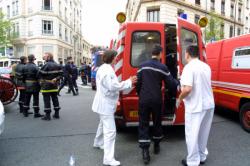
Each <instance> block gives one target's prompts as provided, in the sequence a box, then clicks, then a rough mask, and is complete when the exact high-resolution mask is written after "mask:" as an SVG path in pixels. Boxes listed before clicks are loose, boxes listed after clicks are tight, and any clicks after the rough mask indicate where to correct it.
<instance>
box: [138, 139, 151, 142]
mask: <svg viewBox="0 0 250 166" xmlns="http://www.w3.org/2000/svg"><path fill="white" fill-rule="evenodd" d="M138 142H151V141H150V140H149V139H141V140H139V141H138Z"/></svg>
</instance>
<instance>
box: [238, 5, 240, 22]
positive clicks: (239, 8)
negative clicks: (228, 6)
mask: <svg viewBox="0 0 250 166" xmlns="http://www.w3.org/2000/svg"><path fill="white" fill-rule="evenodd" d="M238 21H239V22H240V21H241V8H239V9H238Z"/></svg>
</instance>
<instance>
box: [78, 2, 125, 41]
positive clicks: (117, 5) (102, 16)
mask: <svg viewBox="0 0 250 166" xmlns="http://www.w3.org/2000/svg"><path fill="white" fill-rule="evenodd" d="M126 4H127V0H82V6H83V7H82V33H83V37H84V39H86V40H87V41H88V42H89V43H90V44H93V45H98V46H109V44H110V41H111V39H112V38H117V37H118V31H119V23H118V22H117V21H116V14H117V13H119V12H125V8H126Z"/></svg>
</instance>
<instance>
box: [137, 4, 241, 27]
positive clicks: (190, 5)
mask: <svg viewBox="0 0 250 166" xmlns="http://www.w3.org/2000/svg"><path fill="white" fill-rule="evenodd" d="M155 1H157V2H166V0H140V2H139V5H138V8H137V10H136V14H135V17H134V18H133V21H135V20H136V18H137V16H138V13H139V9H140V8H141V5H142V4H146V3H149V2H155ZM168 1H169V2H172V3H175V4H178V5H182V6H184V7H187V8H191V9H193V10H196V11H199V12H202V13H204V14H205V15H207V14H210V12H209V11H206V10H205V9H202V8H201V6H200V5H193V4H191V3H187V2H185V1H184V0H183V1H176V0H168ZM215 14H217V15H218V17H219V18H220V19H223V20H225V21H228V22H231V23H235V24H237V25H240V26H244V24H243V23H241V22H238V21H237V20H232V19H230V18H227V17H225V16H222V15H220V14H219V13H216V12H215Z"/></svg>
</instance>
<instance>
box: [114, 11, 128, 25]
mask: <svg viewBox="0 0 250 166" xmlns="http://www.w3.org/2000/svg"><path fill="white" fill-rule="evenodd" d="M116 20H117V21H118V22H119V23H120V24H121V23H124V22H125V21H126V14H125V13H123V12H119V13H118V14H117V15H116Z"/></svg>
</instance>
